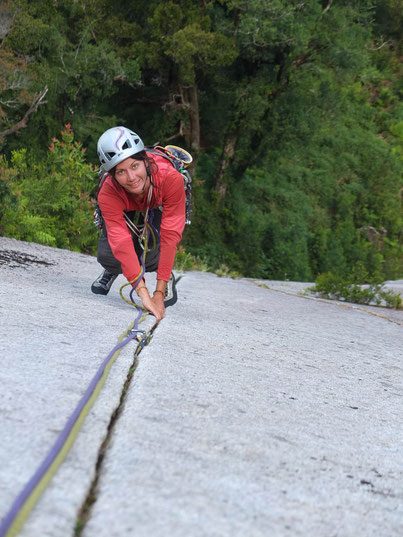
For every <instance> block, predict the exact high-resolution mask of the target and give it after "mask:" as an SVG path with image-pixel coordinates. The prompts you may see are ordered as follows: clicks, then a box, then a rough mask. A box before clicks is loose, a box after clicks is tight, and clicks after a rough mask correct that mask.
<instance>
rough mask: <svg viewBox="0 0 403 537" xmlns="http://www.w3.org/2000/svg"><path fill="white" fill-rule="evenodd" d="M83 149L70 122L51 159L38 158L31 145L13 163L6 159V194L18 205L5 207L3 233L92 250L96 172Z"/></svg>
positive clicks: (53, 147) (55, 141)
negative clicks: (29, 148)
mask: <svg viewBox="0 0 403 537" xmlns="http://www.w3.org/2000/svg"><path fill="white" fill-rule="evenodd" d="M84 152H85V149H84V148H83V147H82V145H81V143H80V142H77V141H75V140H74V134H73V131H72V129H71V127H70V125H66V127H65V129H64V130H63V131H62V133H61V139H60V140H59V139H57V138H53V140H52V142H51V144H50V146H49V151H48V154H47V158H46V161H41V162H36V161H35V160H34V158H33V157H32V155H30V154H28V152H27V151H26V149H21V150H19V151H14V152H13V155H12V159H11V164H10V165H8V164H7V163H6V162H5V160H4V159H3V161H2V163H1V167H2V170H3V173H4V178H3V184H4V185H5V188H3V190H2V192H4V194H3V195H4V198H5V199H10V200H12V201H13V203H10V204H9V205H7V206H6V207H5V208H4V210H3V213H2V215H1V219H0V233H2V234H4V235H6V236H13V237H15V238H17V239H21V240H27V241H35V242H39V243H41V244H47V245H50V246H57V247H59V248H70V249H73V250H77V251H82V252H91V253H93V252H94V251H95V248H96V242H97V237H96V232H95V227H94V226H93V225H92V218H91V215H92V211H93V208H92V203H91V197H90V193H91V191H92V190H93V189H94V183H95V175H96V174H95V169H94V167H93V166H91V165H90V164H86V163H85V159H84ZM0 184H1V183H0Z"/></svg>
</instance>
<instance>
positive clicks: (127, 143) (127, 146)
mask: <svg viewBox="0 0 403 537" xmlns="http://www.w3.org/2000/svg"><path fill="white" fill-rule="evenodd" d="M131 146H132V144H131V143H130V142H129V140H126V141H125V143H124V144H123V145H122V149H129V148H130V147H131Z"/></svg>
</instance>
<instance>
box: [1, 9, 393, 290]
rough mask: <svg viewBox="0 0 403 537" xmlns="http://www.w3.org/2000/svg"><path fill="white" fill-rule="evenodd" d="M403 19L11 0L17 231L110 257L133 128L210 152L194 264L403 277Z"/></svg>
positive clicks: (200, 164)
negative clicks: (102, 204) (110, 233)
mask: <svg viewBox="0 0 403 537" xmlns="http://www.w3.org/2000/svg"><path fill="white" fill-rule="evenodd" d="M402 23H403V3H402V0H378V1H376V0H350V1H344V0H334V1H333V0H324V1H321V0H308V1H303V0H210V1H208V0H200V1H190V0H183V1H175V0H168V1H161V0H147V1H145V0H125V1H122V0H114V1H113V2H112V1H109V0H52V1H50V0H3V1H2V3H1V5H0V91H1V94H0V150H1V154H2V155H1V157H0V204H1V206H0V234H2V235H6V236H11V237H15V238H18V239H22V240H28V241H36V242H40V243H43V244H49V245H51V246H57V247H61V248H70V249H74V250H78V251H82V252H87V253H94V252H95V251H96V244H97V231H96V228H95V226H94V225H93V223H92V212H93V207H92V201H91V200H92V197H93V195H94V192H95V190H96V184H97V163H98V159H97V155H96V141H97V139H98V137H99V136H100V135H101V134H102V132H103V131H104V130H106V129H107V128H110V127H111V126H114V125H120V124H121V125H125V126H128V127H130V128H132V129H134V130H135V131H136V132H138V133H139V134H140V135H141V136H142V138H143V140H144V141H145V143H146V144H150V145H151V144H153V143H155V142H159V143H161V144H163V145H165V144H166V143H171V144H174V145H179V146H182V147H184V148H185V149H187V150H188V151H190V152H191V153H192V154H193V156H194V159H195V165H194V167H193V169H192V173H193V198H194V211H193V218H192V224H191V226H189V227H187V229H186V231H185V235H184V240H183V245H184V247H185V249H186V252H188V254H186V255H189V256H192V259H194V258H197V259H198V260H199V261H200V262H203V263H205V264H207V265H208V266H209V267H211V268H213V269H217V268H219V267H223V266H224V267H227V268H228V270H229V271H237V272H238V273H239V274H243V275H247V276H253V277H258V278H268V279H281V280H283V279H293V280H300V281H311V280H312V279H314V278H315V277H316V276H317V275H318V274H321V273H326V272H329V271H332V272H333V273H334V274H337V275H339V276H343V277H347V276H348V275H349V274H351V273H352V272H353V271H354V270H356V267H357V266H360V267H361V273H364V274H366V275H368V277H371V276H373V275H374V274H377V275H378V276H379V275H380V276H381V277H382V278H385V279H393V278H399V277H402V274H403V217H402V197H403V181H402V176H403V174H402V171H403V105H402V99H401V97H402V89H403V77H402V62H401V57H402V52H403V51H402ZM182 255H183V251H182Z"/></svg>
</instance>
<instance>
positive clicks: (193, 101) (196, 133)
mask: <svg viewBox="0 0 403 537" xmlns="http://www.w3.org/2000/svg"><path fill="white" fill-rule="evenodd" d="M186 100H187V104H188V106H189V122H190V125H189V127H190V128H189V138H190V140H189V142H190V148H191V150H192V151H194V152H195V153H196V154H197V153H198V152H199V151H200V117H199V98H198V95H197V86H196V84H194V85H193V86H191V87H190V88H187V89H186Z"/></svg>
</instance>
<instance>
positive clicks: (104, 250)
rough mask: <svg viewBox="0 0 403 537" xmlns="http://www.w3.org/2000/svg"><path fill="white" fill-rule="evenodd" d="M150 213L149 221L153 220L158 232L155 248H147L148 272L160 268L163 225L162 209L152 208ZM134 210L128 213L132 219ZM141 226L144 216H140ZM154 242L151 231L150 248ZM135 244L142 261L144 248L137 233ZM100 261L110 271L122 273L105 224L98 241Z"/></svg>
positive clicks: (146, 265) (98, 257) (146, 264)
mask: <svg viewBox="0 0 403 537" xmlns="http://www.w3.org/2000/svg"><path fill="white" fill-rule="evenodd" d="M150 213H153V214H152V216H151V214H150V218H149V221H150V220H151V218H152V220H151V223H152V226H153V227H154V228H155V229H156V230H157V231H158V233H156V234H155V241H156V245H155V249H154V250H147V254H146V262H145V268H146V272H154V271H156V270H157V268H158V261H159V257H160V237H159V232H160V227H161V216H162V212H161V211H160V209H152V210H151V211H150ZM134 214H135V213H134V212H128V213H127V215H128V216H129V218H130V219H133V216H134ZM138 225H139V226H142V225H143V216H142V215H141V216H140V221H139V224H138ZM153 244H154V241H153V238H152V236H151V233H149V237H148V248H152V247H153ZM133 246H134V249H135V251H136V254H137V257H138V259H139V262H140V264H141V261H140V257H141V255H142V253H143V249H142V248H141V246H140V244H139V241H138V238H137V236H136V235H133ZM97 259H98V263H100V264H101V265H102V266H103V267H104V269H106V270H107V271H109V272H110V273H111V274H122V266H121V264H120V261H118V260H117V259H116V257H114V255H113V253H112V249H111V247H110V245H109V242H108V234H107V232H106V227H105V225H104V227H103V229H102V235H101V238H100V239H99V243H98V255H97Z"/></svg>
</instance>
